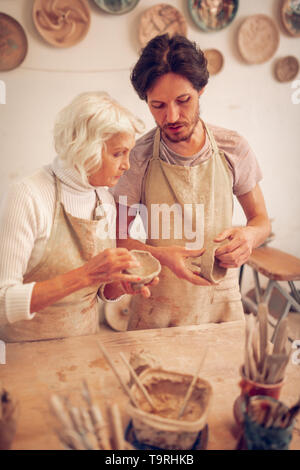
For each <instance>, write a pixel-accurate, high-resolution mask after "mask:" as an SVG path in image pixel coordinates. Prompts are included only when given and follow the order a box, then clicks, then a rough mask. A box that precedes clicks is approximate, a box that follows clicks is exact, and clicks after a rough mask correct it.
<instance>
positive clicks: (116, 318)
mask: <svg viewBox="0 0 300 470" xmlns="http://www.w3.org/2000/svg"><path fill="white" fill-rule="evenodd" d="M130 300H131V295H124V297H122V298H121V299H120V300H119V301H118V302H111V303H107V304H105V305H104V316H105V320H106V323H107V324H108V325H109V326H110V327H111V328H112V329H113V330H116V331H126V330H127V326H128V322H129V317H130V311H129V304H130Z"/></svg>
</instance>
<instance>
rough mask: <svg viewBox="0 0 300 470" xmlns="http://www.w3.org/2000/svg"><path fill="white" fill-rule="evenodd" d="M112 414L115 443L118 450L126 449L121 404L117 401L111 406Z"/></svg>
mask: <svg viewBox="0 0 300 470" xmlns="http://www.w3.org/2000/svg"><path fill="white" fill-rule="evenodd" d="M110 415H111V420H112V431H113V439H114V443H115V449H116V450H126V446H125V442H124V437H123V436H124V432H123V427H122V419H121V415H120V410H119V406H118V404H117V403H114V404H113V405H111V407H110Z"/></svg>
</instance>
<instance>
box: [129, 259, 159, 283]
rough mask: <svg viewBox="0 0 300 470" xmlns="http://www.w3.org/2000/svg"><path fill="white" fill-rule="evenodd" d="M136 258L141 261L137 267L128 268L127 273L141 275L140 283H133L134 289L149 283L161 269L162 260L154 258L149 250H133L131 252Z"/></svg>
mask: <svg viewBox="0 0 300 470" xmlns="http://www.w3.org/2000/svg"><path fill="white" fill-rule="evenodd" d="M130 253H131V254H132V255H133V256H134V257H135V258H136V260H137V261H138V262H139V263H140V266H138V267H137V268H130V269H127V270H126V273H127V274H133V275H134V276H139V277H140V278H141V281H140V282H139V283H132V286H133V288H134V289H139V288H140V287H142V286H143V285H144V284H149V283H150V282H151V281H152V280H153V279H154V278H155V277H156V276H158V275H159V273H160V271H161V265H160V262H159V261H158V260H157V259H156V258H154V256H152V255H151V254H150V253H148V251H142V250H132V251H131V252H130Z"/></svg>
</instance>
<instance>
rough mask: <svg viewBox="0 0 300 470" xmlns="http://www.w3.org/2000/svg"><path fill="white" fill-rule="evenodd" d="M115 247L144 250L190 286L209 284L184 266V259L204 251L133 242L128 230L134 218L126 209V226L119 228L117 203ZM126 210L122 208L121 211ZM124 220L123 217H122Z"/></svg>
mask: <svg viewBox="0 0 300 470" xmlns="http://www.w3.org/2000/svg"><path fill="white" fill-rule="evenodd" d="M116 206H117V246H118V247H121V248H127V249H128V250H144V251H148V252H149V253H151V254H152V255H153V256H155V258H157V259H158V261H159V262H160V263H161V264H162V265H163V266H167V267H168V268H169V269H170V270H171V271H173V273H174V274H175V275H176V276H177V277H179V278H180V279H185V280H187V281H189V282H191V283H192V284H195V285H198V286H210V285H211V283H210V282H209V281H207V280H206V279H204V278H203V277H201V276H200V275H199V274H195V273H193V272H192V271H191V270H190V269H189V268H188V267H187V266H186V264H185V260H186V258H190V257H191V258H196V257H198V256H201V255H203V253H204V251H205V250H204V249H202V250H188V249H186V248H185V247H182V246H177V245H172V246H167V247H166V246H164V247H159V246H151V245H147V244H145V243H142V242H140V241H138V240H133V239H132V238H130V235H129V228H130V226H131V223H132V222H133V221H134V219H135V216H130V215H128V208H127V226H126V227H124V226H120V219H121V218H120V205H119V204H118V203H117V204H116ZM124 210H126V208H125V207H124V206H122V211H124ZM122 220H124V217H122ZM125 237H126V238H125Z"/></svg>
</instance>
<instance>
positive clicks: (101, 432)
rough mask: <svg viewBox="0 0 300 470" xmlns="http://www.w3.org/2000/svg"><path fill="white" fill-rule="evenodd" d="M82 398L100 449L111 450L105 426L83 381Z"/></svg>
mask: <svg viewBox="0 0 300 470" xmlns="http://www.w3.org/2000/svg"><path fill="white" fill-rule="evenodd" d="M82 396H83V398H84V399H85V401H86V402H87V404H88V412H89V415H90V418H91V421H92V424H93V428H94V432H95V435H96V437H97V440H98V444H99V446H100V448H102V449H103V450H112V448H111V445H110V440H109V434H108V429H107V424H106V422H105V421H104V419H103V416H102V413H101V411H100V409H99V407H98V406H97V405H95V404H94V403H93V401H92V397H91V394H90V391H89V388H88V385H87V383H86V381H85V380H84V381H83V392H82Z"/></svg>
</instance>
